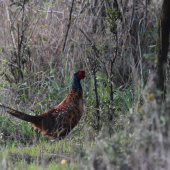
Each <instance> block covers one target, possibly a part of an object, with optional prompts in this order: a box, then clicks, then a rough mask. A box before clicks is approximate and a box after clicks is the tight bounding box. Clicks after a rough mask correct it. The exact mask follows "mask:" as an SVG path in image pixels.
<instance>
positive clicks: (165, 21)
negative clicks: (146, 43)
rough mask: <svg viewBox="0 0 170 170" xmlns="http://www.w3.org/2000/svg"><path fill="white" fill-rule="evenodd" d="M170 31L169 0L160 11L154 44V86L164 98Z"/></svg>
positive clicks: (164, 2) (165, 1)
mask: <svg viewBox="0 0 170 170" xmlns="http://www.w3.org/2000/svg"><path fill="white" fill-rule="evenodd" d="M169 31H170V0H164V1H163V4H162V11H161V14H160V19H159V21H158V33H157V43H156V57H157V58H156V61H157V62H156V86H157V89H159V90H161V91H162V92H163V97H165V93H166V88H165V78H166V63H167V54H168V45H169Z"/></svg>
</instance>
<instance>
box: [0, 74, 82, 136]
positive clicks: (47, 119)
mask: <svg viewBox="0 0 170 170" xmlns="http://www.w3.org/2000/svg"><path fill="white" fill-rule="evenodd" d="M84 77H85V72H84V71H79V72H77V73H75V74H74V79H73V86H72V90H71V91H70V93H69V94H68V95H67V96H66V97H65V99H64V100H63V101H62V102H61V103H60V104H59V105H58V106H56V107H54V108H53V109H51V110H49V111H48V112H46V113H44V114H42V115H38V116H31V115H27V114H24V113H22V112H19V111H17V110H14V109H11V108H9V107H6V106H4V105H2V104H1V105H0V106H1V107H4V108H6V111H7V112H8V113H10V114H11V115H13V116H15V117H17V118H19V119H21V120H24V121H27V122H31V123H32V125H33V126H35V127H36V128H37V129H39V130H40V131H41V132H42V133H43V135H47V136H49V137H52V138H58V137H64V136H66V135H67V134H68V133H69V132H70V131H71V129H73V128H74V127H75V126H76V125H77V123H78V122H79V120H80V118H81V116H82V114H83V91H82V88H81V84H80V80H81V79H83V78H84Z"/></svg>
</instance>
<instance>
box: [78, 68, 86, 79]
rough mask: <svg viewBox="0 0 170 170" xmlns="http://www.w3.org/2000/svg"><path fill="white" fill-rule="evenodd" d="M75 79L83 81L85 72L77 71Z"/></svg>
mask: <svg viewBox="0 0 170 170" xmlns="http://www.w3.org/2000/svg"><path fill="white" fill-rule="evenodd" d="M77 77H78V78H79V79H84V77H85V71H83V70H82V71H79V72H78V73H77Z"/></svg>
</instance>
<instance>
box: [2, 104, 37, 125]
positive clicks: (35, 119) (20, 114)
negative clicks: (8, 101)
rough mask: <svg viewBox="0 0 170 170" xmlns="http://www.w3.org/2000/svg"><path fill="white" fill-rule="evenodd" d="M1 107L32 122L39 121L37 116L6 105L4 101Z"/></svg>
mask: <svg viewBox="0 0 170 170" xmlns="http://www.w3.org/2000/svg"><path fill="white" fill-rule="evenodd" d="M0 107H2V108H4V109H5V110H6V112H7V113H9V114H11V115H12V116H15V117H17V118H19V119H21V120H24V121H27V122H31V123H35V122H36V121H37V118H38V117H36V116H31V115H27V114H25V113H23V112H20V111H18V110H14V109H12V108H10V107H7V106H5V105H3V104H2V103H0Z"/></svg>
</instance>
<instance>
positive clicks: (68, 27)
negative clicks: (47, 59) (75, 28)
mask: <svg viewBox="0 0 170 170" xmlns="http://www.w3.org/2000/svg"><path fill="white" fill-rule="evenodd" d="M73 5H74V0H73V1H72V5H71V10H70V17H69V22H68V26H67V32H66V36H65V40H64V45H63V50H62V51H63V52H64V49H65V45H66V40H67V36H68V31H69V29H70V25H71V15H72V11H73Z"/></svg>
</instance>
